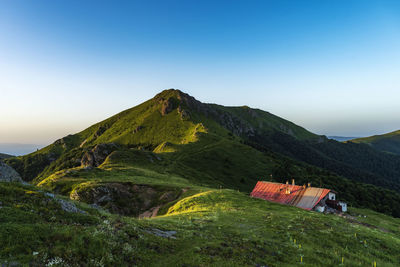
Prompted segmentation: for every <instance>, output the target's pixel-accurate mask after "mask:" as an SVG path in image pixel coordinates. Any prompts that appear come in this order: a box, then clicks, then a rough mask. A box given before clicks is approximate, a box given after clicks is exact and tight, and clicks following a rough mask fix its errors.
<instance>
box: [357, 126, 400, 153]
mask: <svg viewBox="0 0 400 267" xmlns="http://www.w3.org/2000/svg"><path fill="white" fill-rule="evenodd" d="M351 142H353V143H358V144H367V145H369V146H371V147H373V148H374V149H377V150H379V151H383V152H388V153H393V154H397V155H400V130H399V131H394V132H391V133H387V134H382V135H374V136H370V137H364V138H357V139H354V140H351Z"/></svg>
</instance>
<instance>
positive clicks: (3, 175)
mask: <svg viewBox="0 0 400 267" xmlns="http://www.w3.org/2000/svg"><path fill="white" fill-rule="evenodd" d="M0 182H22V178H21V176H20V175H19V174H18V173H17V172H16V171H15V170H14V169H13V168H12V167H10V166H8V165H7V164H5V163H4V162H2V161H1V160H0Z"/></svg>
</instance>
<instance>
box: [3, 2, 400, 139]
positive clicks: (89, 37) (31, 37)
mask: <svg viewBox="0 0 400 267" xmlns="http://www.w3.org/2000/svg"><path fill="white" fill-rule="evenodd" d="M166 88H178V89H181V90H182V91H184V92H187V93H189V94H190V95H192V96H194V97H196V98H197V99H198V100H200V101H202V102H213V103H218V104H223V105H229V106H234V105H248V106H251V107H255V108H260V109H263V110H267V111H269V112H271V113H274V114H276V115H278V116H281V117H283V118H286V119H288V120H290V121H293V122H294V123H296V124H299V125H301V126H303V127H305V128H307V129H308V130H310V131H312V132H315V133H318V134H325V135H342V136H367V135H372V134H378V133H384V132H389V131H393V130H398V129H400V104H399V102H400V1H385V0H380V1H378V0H377V1H367V0H364V1H361V0H360V1H352V0H338V1H317V0H316V1H308V0H307V1H306V0H304V1H297V0H293V1H285V0H280V1H267V0H266V1H255V0H253V1H235V0H230V1H206V0H202V1H195V0H187V1H169V0H164V1H152V0H143V1H88V0H85V1H83V0H82V1H72V0H68V1H67V0H60V1H50V0H48V1H41V0H35V1H22V0H4V1H0V143H6V142H13V143H37V144H47V143H50V142H53V141H54V140H56V139H58V138H60V137H62V136H65V135H67V134H69V133H75V132H78V131H81V130H83V129H85V128H87V127H88V126H90V125H91V124H93V123H96V122H98V121H101V120H103V119H105V118H107V117H109V116H111V115H113V114H115V113H118V112H120V111H122V110H124V109H127V108H130V107H132V106H135V105H137V104H139V103H141V102H143V101H145V100H147V99H149V98H151V97H153V96H154V95H155V94H157V93H158V92H159V91H161V90H163V89H166Z"/></svg>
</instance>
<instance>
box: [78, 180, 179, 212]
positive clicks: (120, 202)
mask: <svg viewBox="0 0 400 267" xmlns="http://www.w3.org/2000/svg"><path fill="white" fill-rule="evenodd" d="M179 195H180V191H178V190H174V189H160V188H157V187H152V186H149V185H137V184H133V183H129V182H126V183H102V184H96V185H89V186H82V187H79V186H78V187H77V188H76V189H75V190H74V191H72V192H71V194H70V198H71V199H74V200H79V201H83V202H86V203H89V204H92V205H93V204H94V205H96V206H100V207H102V208H104V209H107V210H108V211H110V212H112V213H117V214H121V215H128V216H136V217H140V218H143V217H154V216H156V215H157V212H158V210H159V208H160V207H161V206H162V205H164V204H166V203H168V202H171V201H173V200H175V199H177V198H178V196H179Z"/></svg>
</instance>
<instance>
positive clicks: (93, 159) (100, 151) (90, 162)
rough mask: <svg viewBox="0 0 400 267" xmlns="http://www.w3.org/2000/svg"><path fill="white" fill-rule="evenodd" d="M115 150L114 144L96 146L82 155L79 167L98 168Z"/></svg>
mask: <svg viewBox="0 0 400 267" xmlns="http://www.w3.org/2000/svg"><path fill="white" fill-rule="evenodd" d="M116 149H117V145H116V144H114V143H109V144H99V145H96V146H95V147H94V148H93V149H92V150H90V151H87V152H85V154H83V157H82V159H81V165H82V167H97V166H100V165H101V164H102V163H103V162H104V161H105V159H106V158H107V156H108V155H110V154H111V152H113V151H114V150H116Z"/></svg>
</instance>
